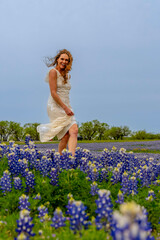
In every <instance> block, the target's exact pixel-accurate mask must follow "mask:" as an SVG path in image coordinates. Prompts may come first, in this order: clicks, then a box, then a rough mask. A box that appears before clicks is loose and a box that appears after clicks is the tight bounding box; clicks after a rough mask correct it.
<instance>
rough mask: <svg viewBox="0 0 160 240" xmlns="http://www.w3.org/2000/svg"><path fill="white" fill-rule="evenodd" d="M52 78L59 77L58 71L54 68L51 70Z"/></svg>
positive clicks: (50, 75)
mask: <svg viewBox="0 0 160 240" xmlns="http://www.w3.org/2000/svg"><path fill="white" fill-rule="evenodd" d="M49 77H50V78H57V71H56V70H55V69H54V68H53V69H51V70H50V71H49Z"/></svg>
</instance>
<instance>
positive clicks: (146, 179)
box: [140, 165, 152, 187]
mask: <svg viewBox="0 0 160 240" xmlns="http://www.w3.org/2000/svg"><path fill="white" fill-rule="evenodd" d="M151 175H152V172H151V169H150V168H149V167H148V166H147V165H144V166H141V175H140V179H141V187H144V186H146V187H149V185H150V184H151Z"/></svg>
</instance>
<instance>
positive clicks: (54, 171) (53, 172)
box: [49, 168, 58, 186]
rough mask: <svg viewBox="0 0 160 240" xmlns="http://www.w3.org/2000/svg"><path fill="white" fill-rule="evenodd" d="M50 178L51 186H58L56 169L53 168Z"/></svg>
mask: <svg viewBox="0 0 160 240" xmlns="http://www.w3.org/2000/svg"><path fill="white" fill-rule="evenodd" d="M49 177H50V178H51V181H50V184H52V185H53V186H58V171H57V169H56V168H51V171H50V176H49Z"/></svg>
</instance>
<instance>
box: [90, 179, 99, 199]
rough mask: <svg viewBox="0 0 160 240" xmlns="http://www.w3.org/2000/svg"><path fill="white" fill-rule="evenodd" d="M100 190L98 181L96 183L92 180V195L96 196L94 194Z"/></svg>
mask: <svg viewBox="0 0 160 240" xmlns="http://www.w3.org/2000/svg"><path fill="white" fill-rule="evenodd" d="M98 190H99V188H98V185H97V183H96V182H92V183H91V191H90V194H91V195H92V196H94V195H96V194H98Z"/></svg>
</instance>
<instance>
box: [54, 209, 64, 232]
mask: <svg viewBox="0 0 160 240" xmlns="http://www.w3.org/2000/svg"><path fill="white" fill-rule="evenodd" d="M65 221H66V218H65V217H64V216H63V213H62V211H61V209H60V208H59V207H58V208H56V210H55V211H54V216H53V218H52V224H51V227H55V229H57V228H60V227H64V226H66V224H65Z"/></svg>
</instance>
